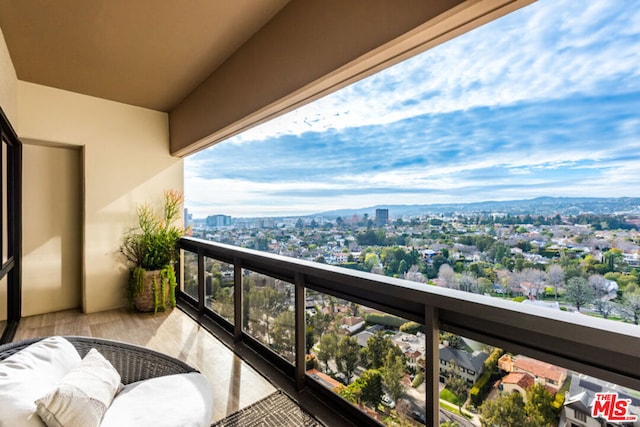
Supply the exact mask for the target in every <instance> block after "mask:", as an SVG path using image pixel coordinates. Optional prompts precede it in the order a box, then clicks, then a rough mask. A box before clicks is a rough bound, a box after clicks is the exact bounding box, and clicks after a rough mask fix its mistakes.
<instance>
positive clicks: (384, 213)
mask: <svg viewBox="0 0 640 427" xmlns="http://www.w3.org/2000/svg"><path fill="white" fill-rule="evenodd" d="M388 222H389V209H376V225H377V226H379V227H382V226H384V225H387V223H388Z"/></svg>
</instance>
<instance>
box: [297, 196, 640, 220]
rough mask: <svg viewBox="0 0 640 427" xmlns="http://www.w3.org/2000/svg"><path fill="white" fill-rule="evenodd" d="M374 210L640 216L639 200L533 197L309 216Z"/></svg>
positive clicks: (414, 213) (402, 213) (341, 213)
mask: <svg viewBox="0 0 640 427" xmlns="http://www.w3.org/2000/svg"><path fill="white" fill-rule="evenodd" d="M376 209H389V216H390V217H392V218H398V217H402V216H418V215H429V214H448V213H469V214H472V213H492V212H493V213H498V212H500V213H505V214H511V215H526V214H530V215H555V214H560V215H578V214H580V213H594V214H621V213H627V214H628V213H631V214H640V197H618V198H595V197H537V198H535V199H528V200H508V201H501V202H496V201H486V202H475V203H446V204H433V205H377V206H371V207H366V208H358V209H338V210H333V211H327V212H322V213H318V214H315V215H309V216H323V217H328V218H337V217H339V216H341V217H343V218H347V217H351V216H353V215H354V214H357V215H359V216H362V215H364V214H365V213H366V214H368V215H369V216H370V217H371V218H373V217H374V216H375V211H376Z"/></svg>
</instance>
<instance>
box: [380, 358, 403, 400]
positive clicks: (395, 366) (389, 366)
mask: <svg viewBox="0 0 640 427" xmlns="http://www.w3.org/2000/svg"><path fill="white" fill-rule="evenodd" d="M404 367H405V363H404V360H403V358H402V356H398V355H397V354H395V353H394V352H393V351H389V352H387V356H386V357H385V359H384V366H383V368H382V370H381V373H382V380H383V381H384V384H385V385H386V386H387V389H389V393H390V394H391V397H392V398H393V400H398V398H399V397H400V396H402V394H403V393H404V385H403V384H402V378H403V377H404Z"/></svg>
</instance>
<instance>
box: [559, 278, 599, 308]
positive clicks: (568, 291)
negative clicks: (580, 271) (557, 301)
mask: <svg viewBox="0 0 640 427" xmlns="http://www.w3.org/2000/svg"><path fill="white" fill-rule="evenodd" d="M565 297H566V298H567V301H569V302H570V303H571V304H573V305H575V306H576V310H578V311H580V308H581V307H584V305H585V304H589V303H590V302H593V300H594V298H595V291H594V289H593V287H592V286H591V285H590V284H589V282H588V281H587V279H585V278H584V277H572V278H571V279H569V281H568V282H567V286H566V288H565Z"/></svg>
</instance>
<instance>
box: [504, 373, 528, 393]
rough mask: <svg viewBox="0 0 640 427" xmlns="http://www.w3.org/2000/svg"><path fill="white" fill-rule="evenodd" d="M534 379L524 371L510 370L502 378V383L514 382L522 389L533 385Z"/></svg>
mask: <svg viewBox="0 0 640 427" xmlns="http://www.w3.org/2000/svg"><path fill="white" fill-rule="evenodd" d="M535 382H536V380H535V379H534V378H533V377H532V376H531V375H529V374H527V373H526V372H511V373H510V374H508V375H507V376H506V377H504V378H503V379H502V383H503V384H514V385H518V386H520V387H521V388H522V389H523V390H526V389H528V388H529V387H531V386H532V385H534V384H535Z"/></svg>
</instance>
